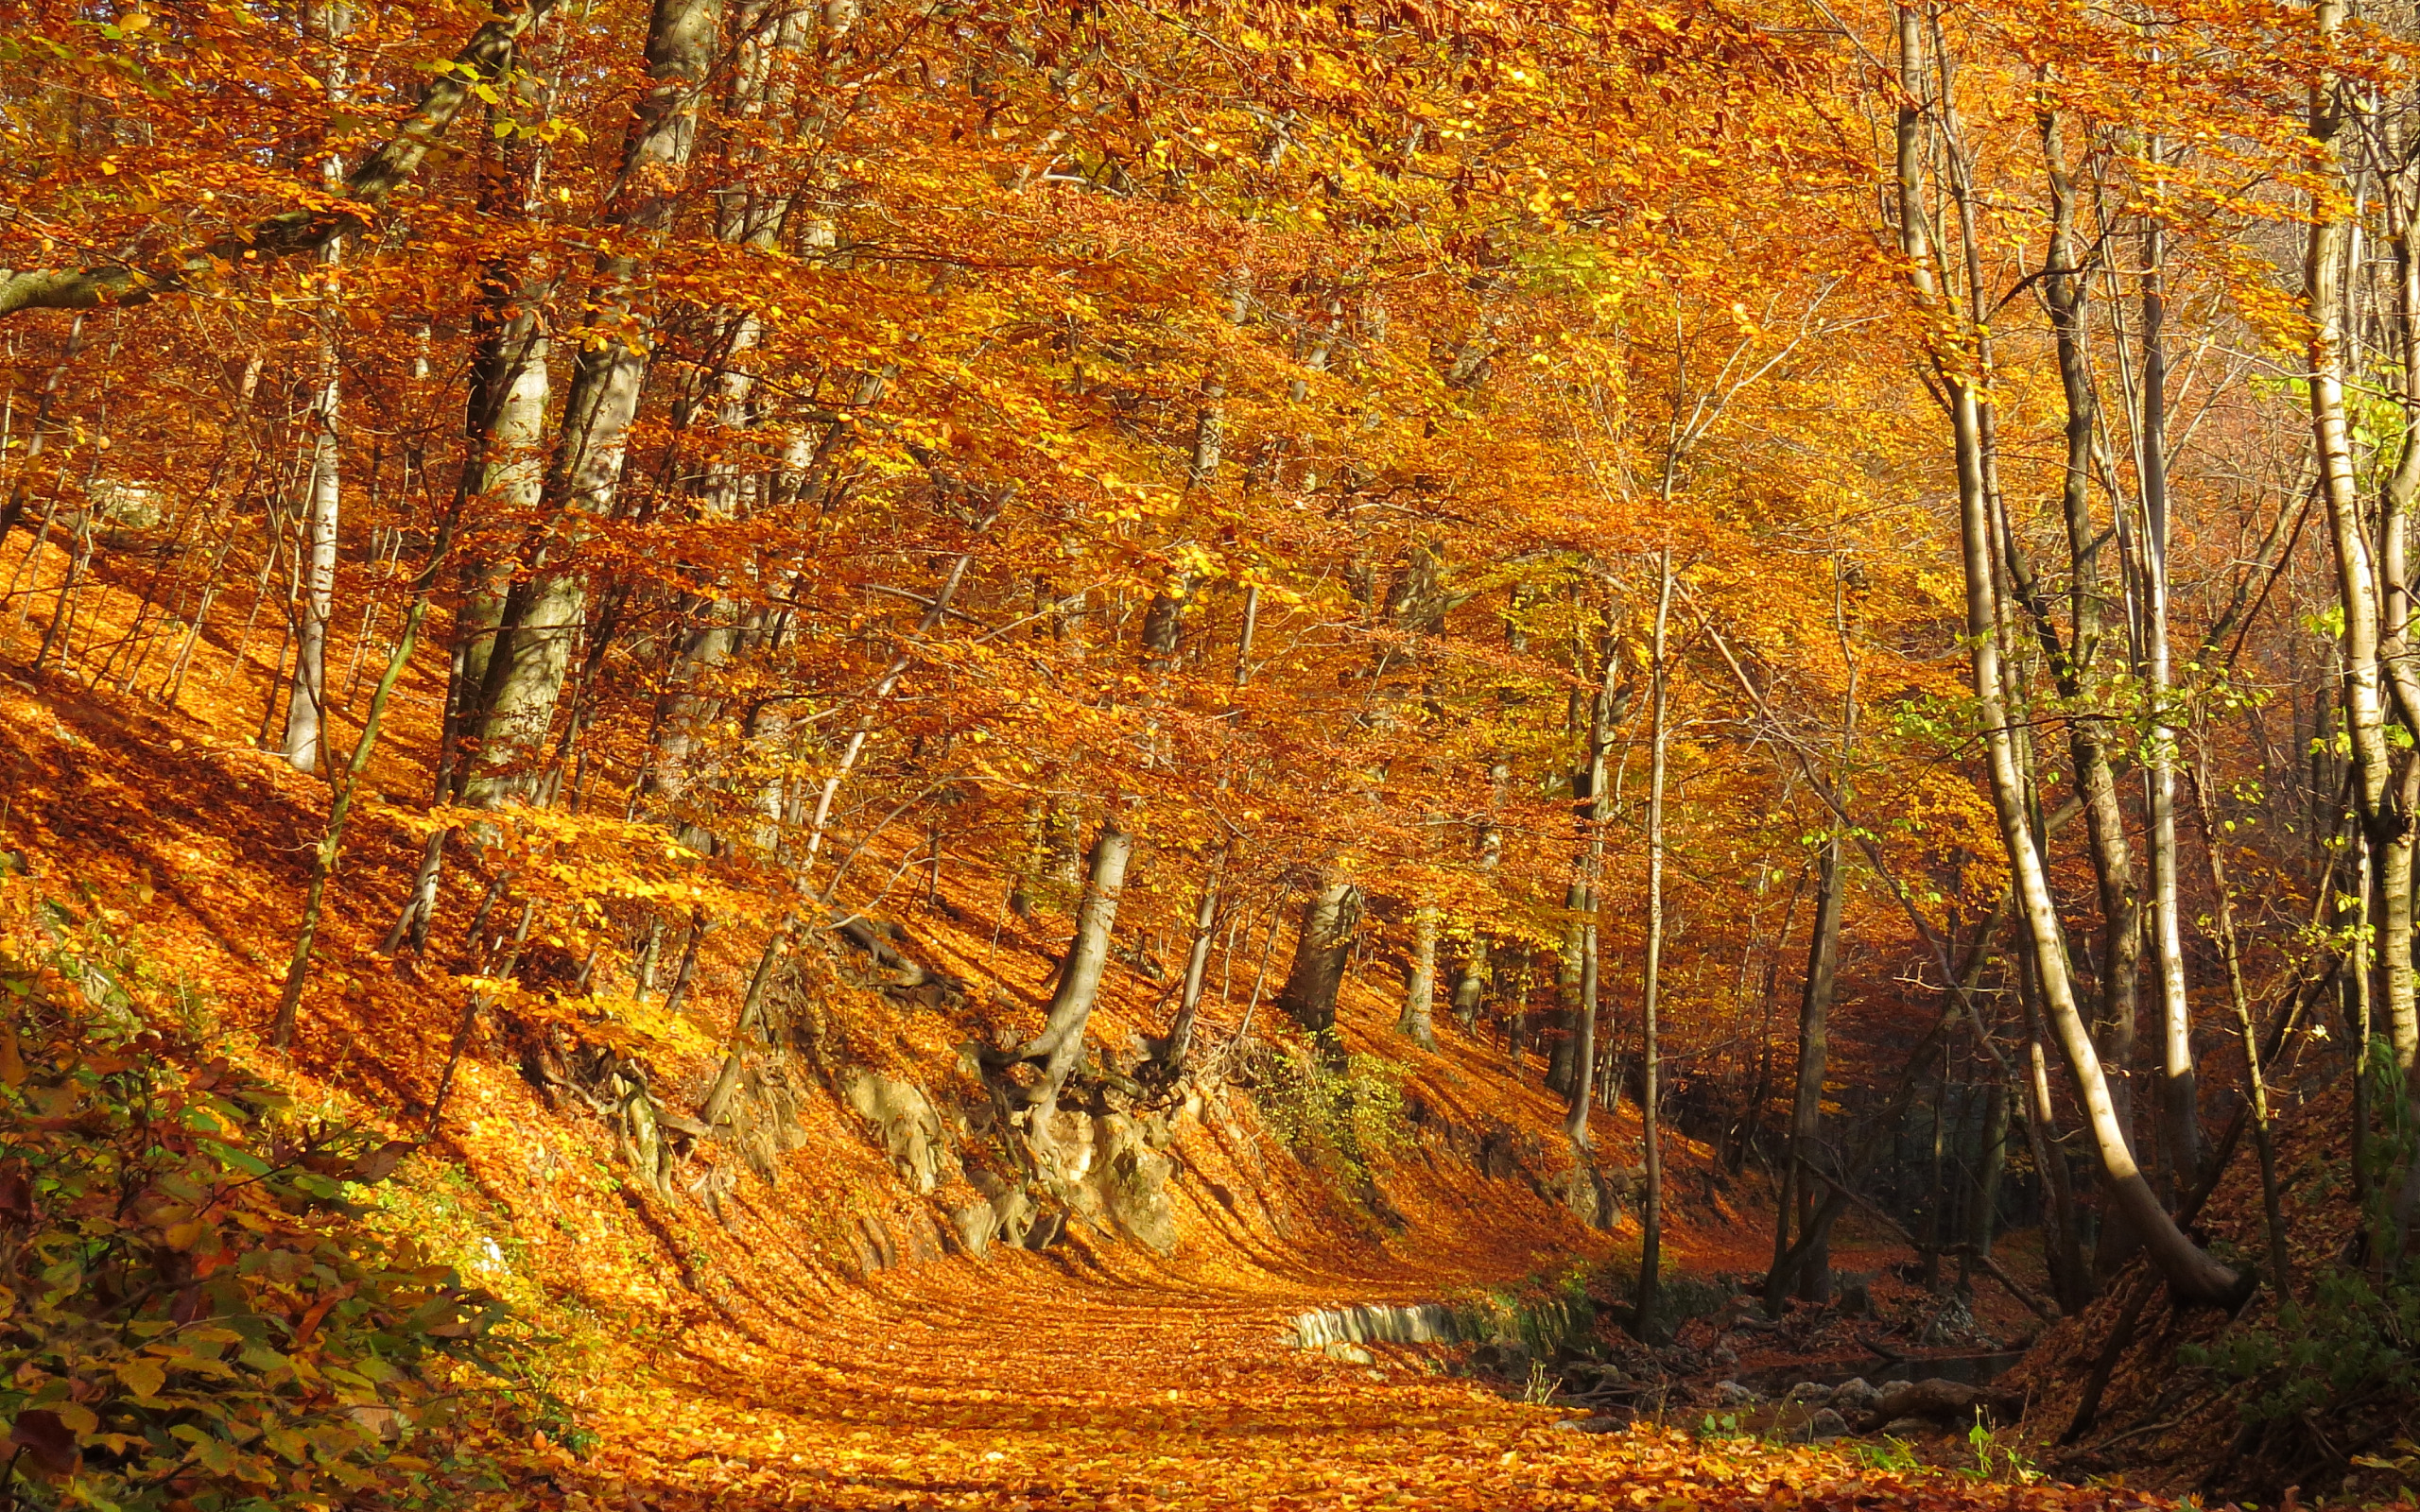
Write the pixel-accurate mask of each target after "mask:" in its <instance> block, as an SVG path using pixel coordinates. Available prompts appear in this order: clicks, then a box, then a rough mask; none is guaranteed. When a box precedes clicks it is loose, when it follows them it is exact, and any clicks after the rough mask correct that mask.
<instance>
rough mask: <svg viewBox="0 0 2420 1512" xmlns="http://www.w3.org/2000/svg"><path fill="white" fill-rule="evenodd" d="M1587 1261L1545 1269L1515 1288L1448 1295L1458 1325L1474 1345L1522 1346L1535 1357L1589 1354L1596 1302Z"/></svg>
mask: <svg viewBox="0 0 2420 1512" xmlns="http://www.w3.org/2000/svg"><path fill="white" fill-rule="evenodd" d="M1590 1276H1591V1269H1590V1267H1589V1266H1588V1265H1586V1264H1585V1263H1574V1264H1570V1265H1565V1266H1564V1267H1562V1268H1561V1269H1559V1270H1550V1271H1542V1272H1540V1273H1539V1274H1537V1275H1535V1276H1532V1277H1530V1278H1529V1279H1528V1280H1523V1281H1518V1282H1515V1283H1514V1284H1513V1285H1510V1286H1491V1287H1484V1288H1478V1289H1475V1290H1471V1291H1466V1292H1461V1293H1459V1294H1457V1295H1455V1296H1454V1297H1451V1298H1449V1299H1448V1302H1447V1305H1448V1306H1449V1307H1450V1308H1451V1309H1452V1310H1453V1314H1454V1329H1455V1332H1457V1333H1459V1334H1460V1335H1461V1337H1462V1338H1464V1339H1466V1340H1470V1341H1472V1342H1475V1343H1484V1344H1517V1345H1519V1346H1521V1347H1522V1348H1523V1349H1527V1350H1529V1351H1530V1353H1531V1354H1533V1355H1551V1354H1553V1353H1554V1352H1555V1351H1556V1350H1557V1349H1573V1350H1577V1351H1582V1352H1585V1351H1587V1350H1588V1349H1592V1348H1593V1347H1594V1346H1595V1344H1596V1334H1597V1304H1596V1302H1595V1300H1594V1299H1593V1298H1591V1297H1590V1296H1589V1280H1590Z"/></svg>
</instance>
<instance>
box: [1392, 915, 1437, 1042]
mask: <svg viewBox="0 0 2420 1512" xmlns="http://www.w3.org/2000/svg"><path fill="white" fill-rule="evenodd" d="M1437 920H1438V910H1437V905H1436V904H1435V903H1419V904H1416V905H1414V906H1413V908H1412V911H1411V964H1410V969H1409V970H1408V971H1405V973H1404V983H1403V1015H1402V1017H1400V1018H1398V1019H1397V1020H1396V1021H1395V1033H1397V1034H1399V1035H1402V1036H1403V1037H1404V1038H1405V1039H1407V1040H1410V1041H1411V1042H1412V1043H1413V1044H1416V1045H1418V1046H1420V1047H1421V1048H1422V1049H1423V1050H1434V1049H1436V1048H1437V1020H1436V1009H1437Z"/></svg>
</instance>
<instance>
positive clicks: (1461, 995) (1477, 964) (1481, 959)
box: [1454, 930, 1488, 1034]
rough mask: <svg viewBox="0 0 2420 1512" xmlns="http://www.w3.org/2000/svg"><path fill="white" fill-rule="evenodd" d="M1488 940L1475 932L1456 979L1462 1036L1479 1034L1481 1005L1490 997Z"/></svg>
mask: <svg viewBox="0 0 2420 1512" xmlns="http://www.w3.org/2000/svg"><path fill="white" fill-rule="evenodd" d="M1487 970H1488V968H1487V936H1484V935H1481V934H1479V933H1478V931H1476V930H1474V931H1472V932H1471V942H1470V945H1469V947H1468V948H1467V949H1466V950H1465V951H1464V952H1463V953H1462V964H1461V969H1460V970H1459V971H1457V972H1456V973H1455V976H1454V1022H1456V1023H1457V1024H1460V1025H1461V1030H1462V1033H1464V1034H1476V1033H1477V1032H1478V1010H1479V1005H1480V1002H1481V1001H1482V1000H1483V999H1484V998H1485V997H1486V995H1487Z"/></svg>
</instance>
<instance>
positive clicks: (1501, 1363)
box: [1471, 1344, 1530, 1381]
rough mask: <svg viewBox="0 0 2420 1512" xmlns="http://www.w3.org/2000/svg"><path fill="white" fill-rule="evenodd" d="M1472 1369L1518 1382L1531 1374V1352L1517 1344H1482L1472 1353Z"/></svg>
mask: <svg viewBox="0 0 2420 1512" xmlns="http://www.w3.org/2000/svg"><path fill="white" fill-rule="evenodd" d="M1471 1368H1472V1369H1473V1370H1477V1371H1481V1372H1484V1373H1485V1374H1488V1375H1492V1376H1502V1377H1504V1378H1505V1379H1506V1380H1508V1381H1518V1380H1521V1379H1522V1378H1524V1377H1526V1376H1527V1375H1529V1373H1530V1351H1529V1350H1527V1349H1523V1348H1522V1347H1521V1346H1519V1345H1517V1344H1482V1345H1480V1346H1479V1347H1478V1349H1473V1350H1472V1351H1471Z"/></svg>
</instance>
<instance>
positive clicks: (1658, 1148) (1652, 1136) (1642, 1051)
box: [1631, 546, 1672, 1341]
mask: <svg viewBox="0 0 2420 1512" xmlns="http://www.w3.org/2000/svg"><path fill="white" fill-rule="evenodd" d="M1671 611H1672V548H1671V547H1669V546H1667V547H1665V548H1664V550H1663V552H1662V554H1661V555H1660V556H1659V557H1658V558H1656V589H1655V644H1654V647H1653V652H1652V655H1653V658H1654V693H1653V698H1652V705H1653V717H1654V727H1655V728H1654V730H1653V732H1652V734H1651V738H1650V746H1651V748H1650V754H1649V759H1648V778H1647V962H1646V971H1645V973H1644V974H1645V980H1644V982H1643V983H1642V985H1641V988H1640V992H1639V1057H1640V1060H1639V1096H1638V1107H1639V1122H1640V1124H1641V1125H1642V1134H1641V1139H1642V1142H1643V1143H1644V1144H1645V1146H1646V1150H1645V1155H1646V1166H1647V1201H1646V1205H1645V1208H1644V1210H1643V1211H1641V1213H1640V1215H1639V1218H1640V1228H1639V1249H1638V1308H1637V1312H1636V1314H1634V1317H1633V1318H1632V1321H1631V1332H1633V1333H1634V1335H1636V1336H1637V1337H1638V1338H1639V1339H1641V1340H1649V1341H1651V1340H1653V1339H1655V1338H1657V1337H1658V1336H1659V1331H1658V1325H1657V1323H1656V1319H1655V1307H1656V1292H1657V1289H1658V1288H1659V1286H1660V1285H1661V1276H1660V1271H1661V1267H1662V1265H1663V1263H1664V1148H1663V1140H1662V1138H1661V1137H1660V1132H1659V1130H1658V1128H1657V1123H1658V1120H1657V1107H1656V1105H1657V1103H1658V1102H1659V1100H1660V1099H1659V1096H1658V1091H1659V1089H1658V1085H1657V1083H1658V1078H1659V1077H1660V1076H1661V1074H1662V1071H1663V1056H1662V1051H1663V1047H1662V1044H1661V1042H1660V1040H1659V1039H1658V1037H1657V1024H1656V1017H1655V1016H1656V1010H1657V1009H1658V1008H1659V1007H1660V1006H1661V999H1662V993H1663V986H1664V765H1665V754H1666V751H1667V749H1668V746H1669V744H1670V734H1671V730H1670V725H1671V713H1672V683H1671V674H1670V670H1669V669H1668V668H1667V667H1666V666H1665V664H1664V655H1665V629H1666V626H1667V624H1668V621H1669V620H1670V618H1671Z"/></svg>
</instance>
